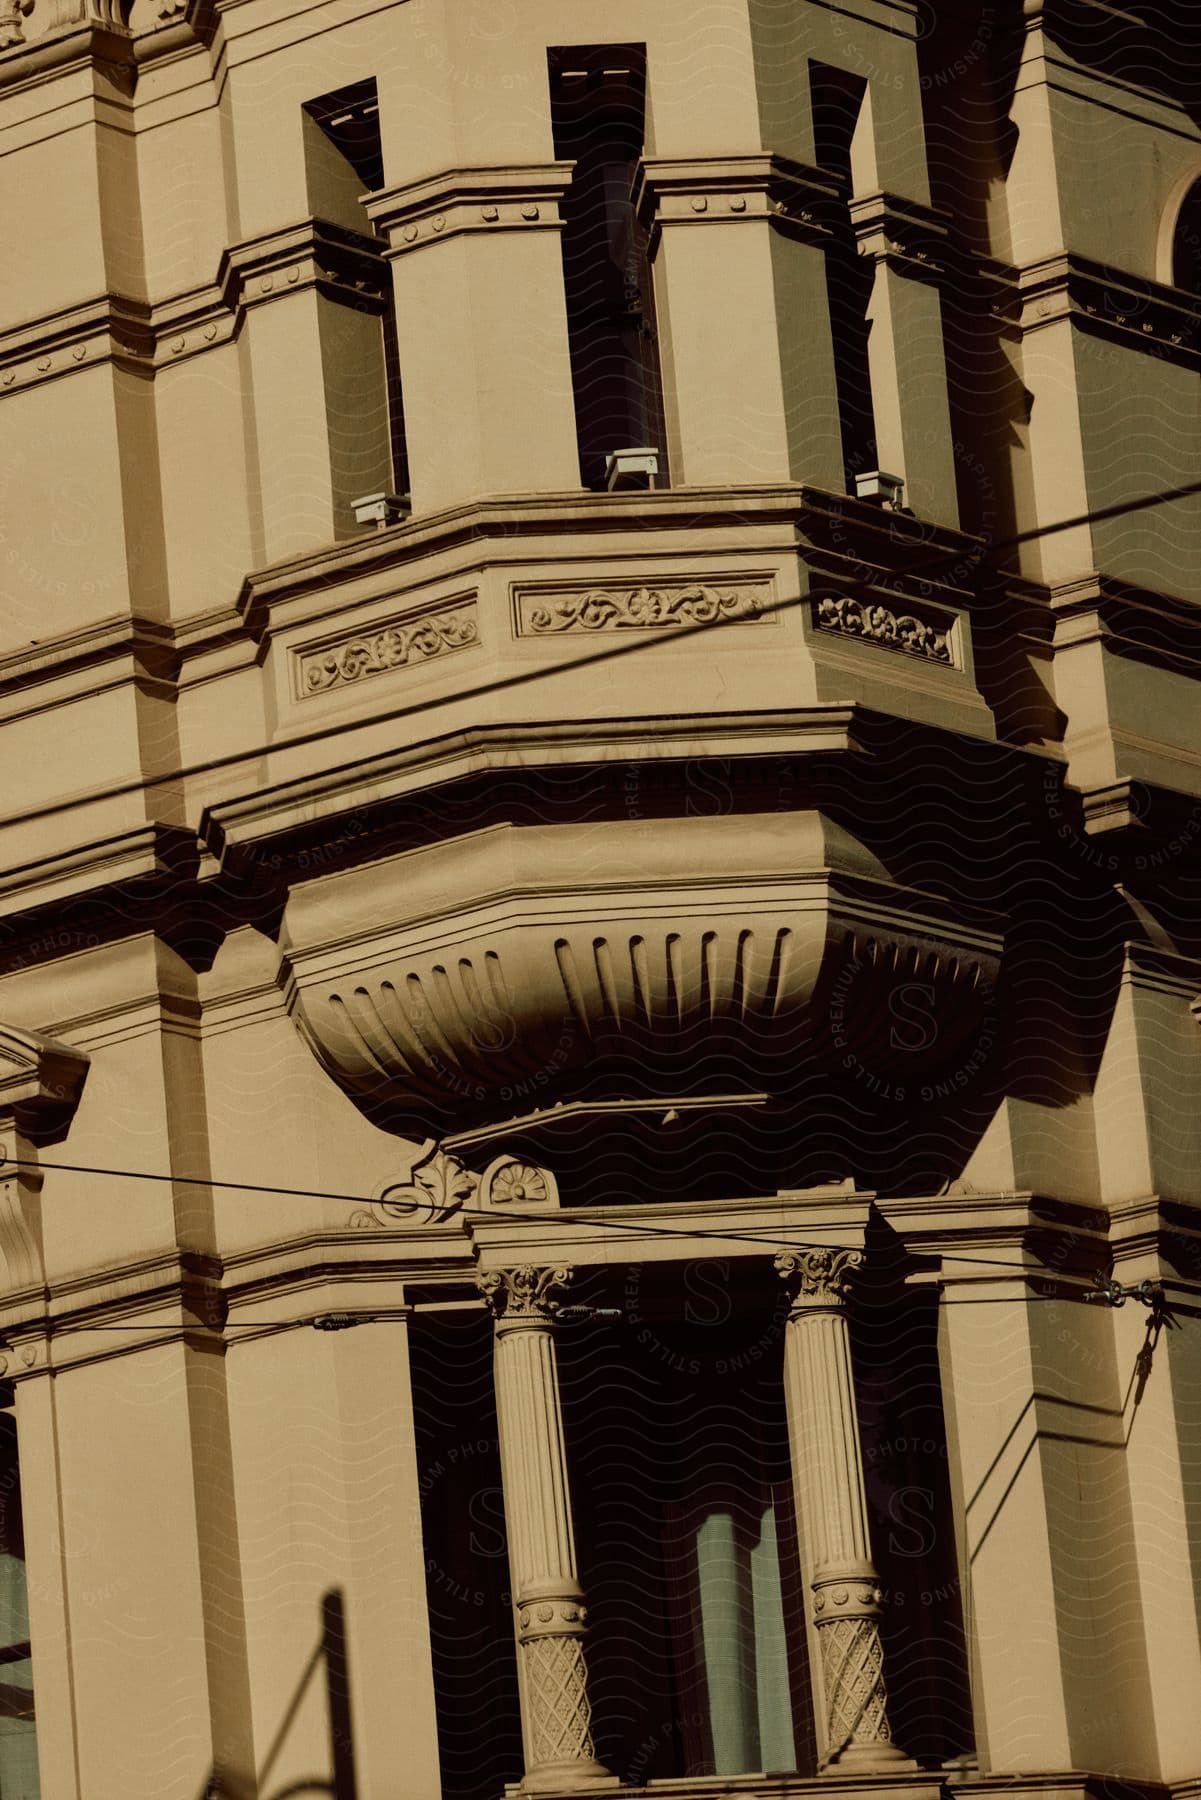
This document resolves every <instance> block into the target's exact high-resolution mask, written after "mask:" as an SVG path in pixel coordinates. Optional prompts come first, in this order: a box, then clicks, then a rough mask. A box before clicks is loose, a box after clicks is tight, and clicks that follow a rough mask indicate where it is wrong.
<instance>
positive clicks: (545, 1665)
mask: <svg viewBox="0 0 1201 1800" xmlns="http://www.w3.org/2000/svg"><path fill="white" fill-rule="evenodd" d="M570 1278H571V1271H570V1270H569V1269H566V1268H552V1269H536V1268H530V1267H525V1268H518V1269H505V1270H498V1271H490V1272H488V1273H487V1274H484V1275H481V1276H480V1277H479V1285H480V1288H481V1289H482V1291H483V1293H484V1295H485V1296H486V1298H487V1300H488V1304H489V1307H490V1308H491V1311H492V1315H493V1318H494V1320H495V1329H496V1352H495V1380H496V1414H497V1423H498V1428H499V1432H500V1463H501V1479H502V1482H503V1484H504V1500H505V1524H506V1529H507V1532H508V1539H509V1570H510V1576H511V1580H512V1588H513V1611H514V1626H515V1630H516V1634H517V1658H518V1665H519V1671H520V1687H521V1715H522V1730H523V1735H524V1740H525V1763H526V1773H525V1783H524V1785H525V1786H526V1787H527V1788H539V1787H563V1786H583V1785H591V1784H595V1783H596V1782H598V1781H604V1782H609V1783H612V1781H613V1777H612V1776H610V1774H609V1771H608V1770H607V1769H606V1768H605V1767H604V1765H603V1764H602V1763H601V1762H599V1761H598V1760H597V1756H596V1751H595V1747H594V1745H593V1741H592V1715H591V1708H590V1705H589V1699H588V1669H587V1662H586V1659H585V1650H584V1637H585V1631H586V1618H587V1613H586V1609H585V1606H584V1595H583V1591H582V1589H581V1587H580V1581H579V1575H578V1572H577V1569H576V1557H575V1538H574V1534H573V1531H572V1524H571V1495H570V1491H569V1488H568V1481H567V1454H566V1447H565V1445H564V1441H563V1414H562V1408H561V1406H560V1404H559V1387H558V1373H557V1368H556V1360H555V1338H554V1333H555V1318H556V1314H557V1312H558V1310H559V1306H560V1304H561V1299H560V1296H561V1294H562V1292H563V1290H564V1288H565V1287H566V1285H567V1283H568V1281H569V1280H570Z"/></svg>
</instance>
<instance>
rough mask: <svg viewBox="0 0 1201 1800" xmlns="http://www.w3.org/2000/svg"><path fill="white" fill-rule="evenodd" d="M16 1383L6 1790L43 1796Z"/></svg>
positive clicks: (3, 1600) (2, 1716)
mask: <svg viewBox="0 0 1201 1800" xmlns="http://www.w3.org/2000/svg"><path fill="white" fill-rule="evenodd" d="M12 1404H13V1395H12V1388H11V1387H0V1794H3V1795H4V1796H5V1800H9V1796H11V1797H12V1800H38V1796H39V1795H40V1793H41V1785H40V1782H39V1778H38V1750H37V1736H36V1729H35V1724H34V1705H33V1662H32V1652H31V1649H30V1643H29V1595H28V1585H27V1582H26V1576H25V1528H24V1521H23V1519H22V1515H21V1474H20V1467H19V1465H18V1461H17V1421H16V1416H15V1414H14V1413H13V1411H12Z"/></svg>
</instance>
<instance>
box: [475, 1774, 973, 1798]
mask: <svg viewBox="0 0 1201 1800" xmlns="http://www.w3.org/2000/svg"><path fill="white" fill-rule="evenodd" d="M579 1791H580V1790H579V1789H578V1788H577V1789H572V1788H562V1789H558V1788H556V1789H555V1790H554V1791H553V1792H552V1791H550V1790H546V1789H542V1788H540V1789H539V1800H576V1797H577V1796H578V1794H579ZM618 1791H619V1792H620V1794H621V1795H622V1796H624V1797H627V1800H636V1797H637V1796H639V1795H645V1796H647V1800H660V1797H661V1800H800V1797H801V1796H802V1795H803V1796H805V1797H806V1800H809V1797H810V1796H812V1797H813V1800H816V1797H817V1796H819V1795H827V1794H828V1795H837V1796H838V1797H839V1800H857V1797H858V1796H859V1795H863V1796H864V1797H865V1800H867V1797H868V1796H870V1797H871V1800H888V1797H889V1796H890V1795H893V1796H896V1800H946V1795H947V1788H946V1785H945V1783H944V1782H943V1781H942V1779H941V1778H940V1777H939V1775H938V1774H936V1773H932V1772H930V1771H929V1770H921V1769H919V1770H916V1771H914V1772H912V1773H909V1774H906V1773H901V1774H887V1775H862V1774H859V1775H838V1774H829V1775H819V1776H809V1775H695V1776H690V1777H685V1778H683V1779H682V1780H673V1781H652V1782H650V1783H648V1784H647V1785H646V1786H645V1787H622V1788H621V1789H619V1790H618ZM524 1792H525V1789H524V1788H522V1787H520V1786H515V1787H514V1786H510V1787H507V1788H506V1789H505V1796H506V1800H518V1797H519V1796H521V1795H523V1794H524Z"/></svg>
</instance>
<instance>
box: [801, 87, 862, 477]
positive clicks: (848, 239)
mask: <svg viewBox="0 0 1201 1800" xmlns="http://www.w3.org/2000/svg"><path fill="white" fill-rule="evenodd" d="M866 92H867V83H866V82H865V81H863V80H861V79H860V78H859V76H857V75H852V74H850V73H848V72H847V71H846V70H845V69H834V68H831V67H829V66H828V65H827V64H825V63H818V62H814V63H810V65H809V93H810V104H811V106H812V111H813V139H814V153H815V155H816V158H817V164H818V167H819V168H821V169H824V170H826V171H827V172H828V173H829V174H831V175H833V176H834V177H835V178H836V179H837V181H838V183H839V185H840V187H841V189H842V194H843V203H842V204H841V205H840V206H838V207H836V208H835V209H834V214H833V227H834V235H833V239H832V241H831V243H830V244H829V245H828V247H827V250H826V287H827V293H828V296H829V304H830V332H831V336H832V338H833V343H834V380H835V385H836V388H837V392H838V417H839V425H840V428H841V432H842V460H843V469H844V474H845V478H846V484H847V491H848V492H849V493H852V494H853V493H854V492H855V477H856V475H862V474H864V473H865V472H866V471H867V470H869V469H874V468H876V467H877V466H878V456H877V450H876V422H875V413H874V411H873V408H872V387H871V366H870V363H869V361H868V354H867V340H868V333H869V331H870V329H871V327H870V322H869V319H868V306H869V304H870V301H871V291H872V281H873V274H874V272H873V269H872V265H871V263H870V262H867V261H866V260H865V259H864V258H862V257H861V256H860V255H859V254H858V250H857V248H856V243H855V233H854V230H853V228H852V226H851V218H850V211H849V208H848V206H847V204H846V203H847V202H849V200H850V198H851V193H852V189H853V183H852V178H851V143H852V140H853V138H854V135H855V127H856V125H857V124H858V122H859V114H860V110H861V108H862V105H863V99H864V95H865V94H866Z"/></svg>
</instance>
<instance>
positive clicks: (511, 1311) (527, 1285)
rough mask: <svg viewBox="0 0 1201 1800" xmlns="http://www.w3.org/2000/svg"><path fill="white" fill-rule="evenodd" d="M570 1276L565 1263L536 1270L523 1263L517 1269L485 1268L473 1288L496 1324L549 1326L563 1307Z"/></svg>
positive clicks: (570, 1273)
mask: <svg viewBox="0 0 1201 1800" xmlns="http://www.w3.org/2000/svg"><path fill="white" fill-rule="evenodd" d="M572 1273H573V1271H572V1270H571V1269H569V1268H568V1267H567V1266H566V1264H560V1265H559V1266H558V1267H557V1268H552V1269H536V1268H534V1267H533V1266H532V1265H531V1264H530V1263H524V1264H523V1265H522V1266H521V1267H520V1268H517V1269H486V1270H485V1271H484V1272H483V1274H481V1275H477V1276H476V1286H477V1287H478V1288H479V1290H480V1292H481V1294H483V1296H484V1298H485V1300H486V1301H487V1302H488V1307H489V1310H490V1311H491V1313H492V1316H493V1318H494V1319H495V1320H496V1321H497V1323H498V1324H499V1323H501V1322H502V1321H503V1323H504V1324H506V1325H516V1324H542V1325H549V1324H550V1323H552V1321H553V1320H554V1318H555V1315H556V1314H557V1313H558V1311H559V1309H560V1307H561V1306H562V1304H563V1298H562V1297H563V1294H564V1293H565V1291H566V1289H567V1285H568V1283H569V1282H570V1280H571V1277H572Z"/></svg>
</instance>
